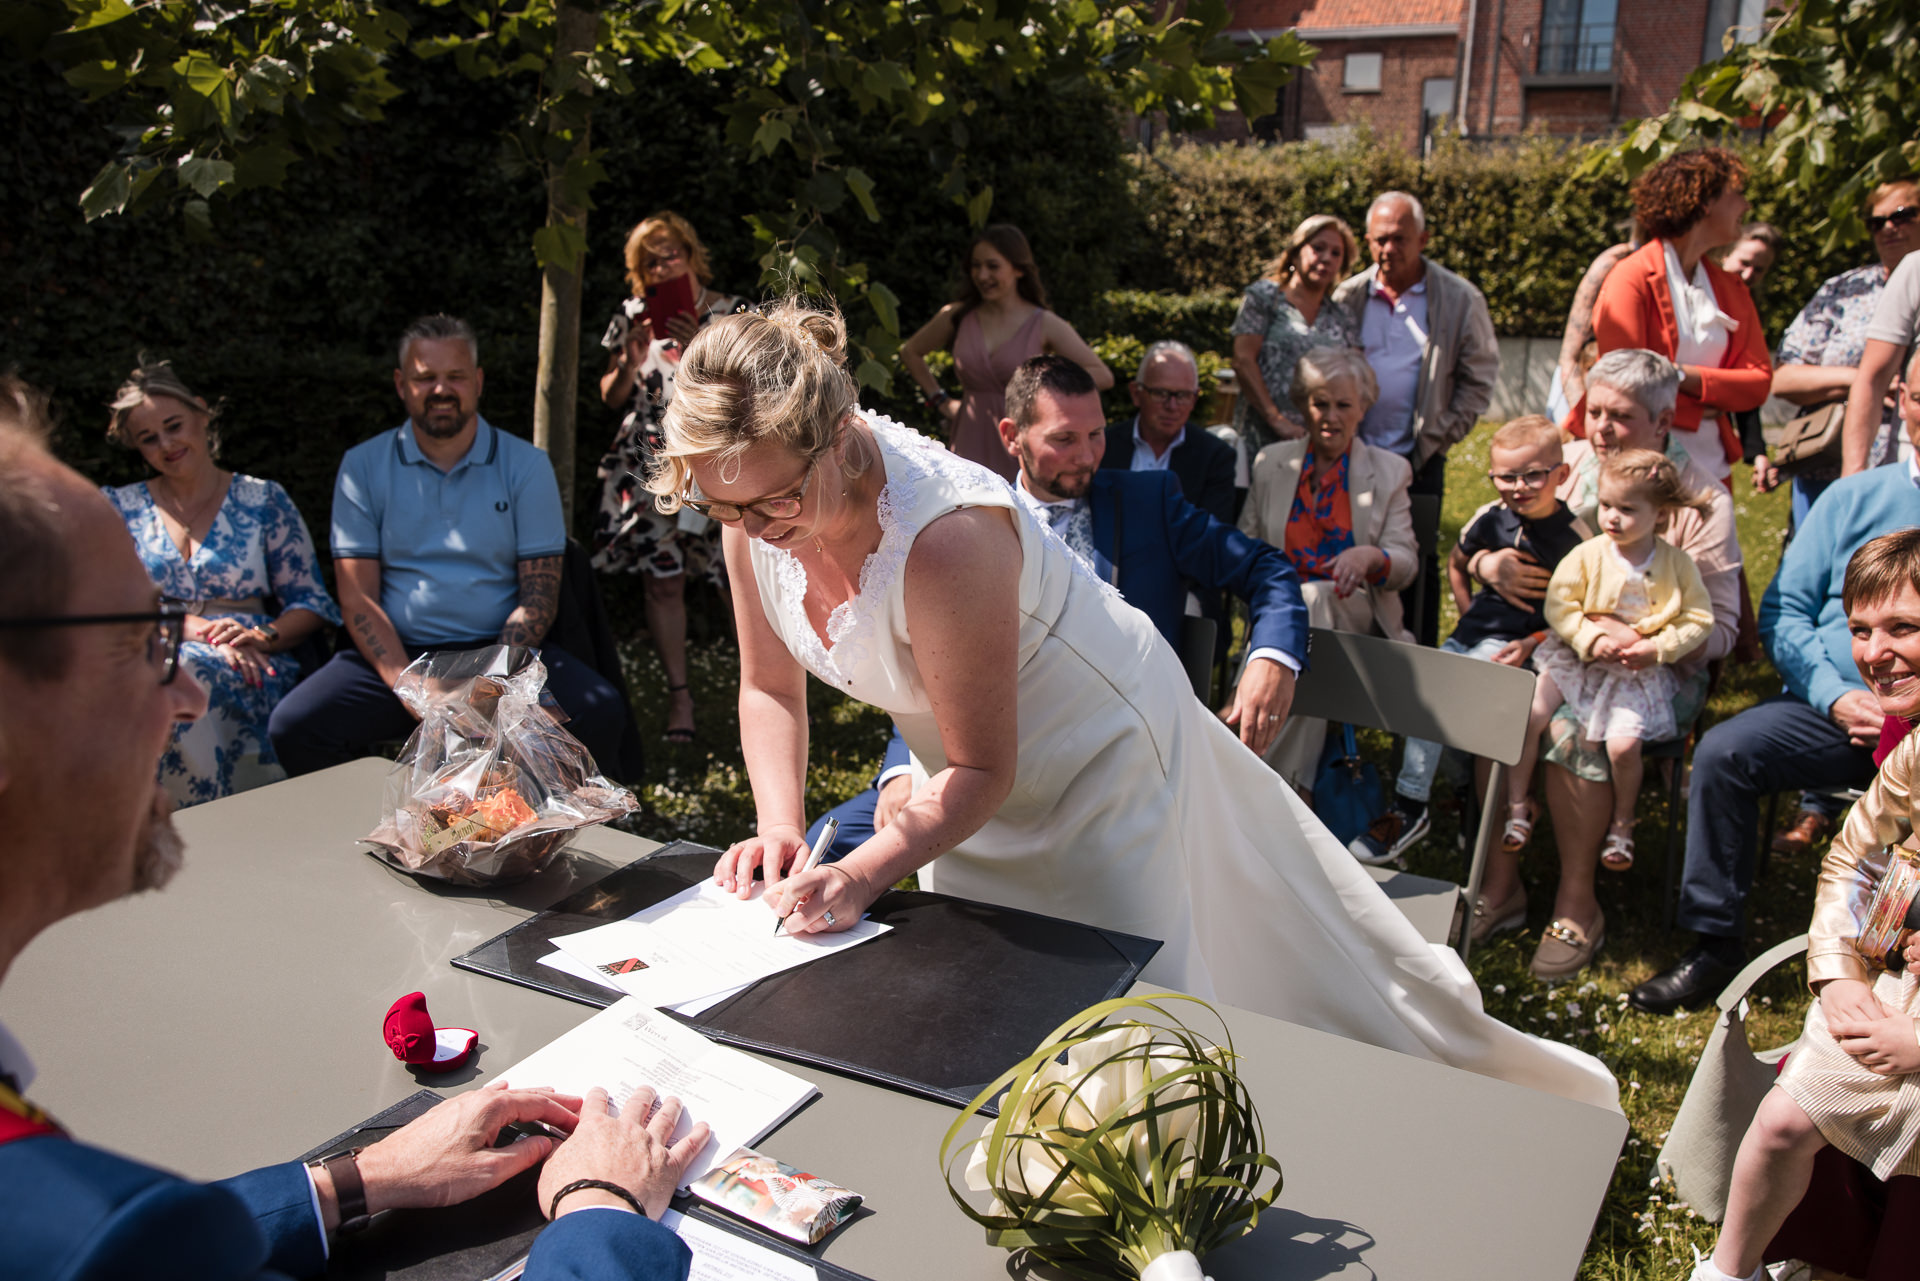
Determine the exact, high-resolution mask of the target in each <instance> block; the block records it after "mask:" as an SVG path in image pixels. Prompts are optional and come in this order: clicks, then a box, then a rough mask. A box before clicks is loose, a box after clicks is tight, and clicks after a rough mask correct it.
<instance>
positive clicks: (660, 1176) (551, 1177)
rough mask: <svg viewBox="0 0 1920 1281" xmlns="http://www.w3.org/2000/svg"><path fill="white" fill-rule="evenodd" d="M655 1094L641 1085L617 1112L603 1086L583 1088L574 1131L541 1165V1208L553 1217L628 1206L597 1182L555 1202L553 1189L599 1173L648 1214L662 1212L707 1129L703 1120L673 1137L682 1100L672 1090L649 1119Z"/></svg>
mask: <svg viewBox="0 0 1920 1281" xmlns="http://www.w3.org/2000/svg"><path fill="white" fill-rule="evenodd" d="M654 1097H655V1096H654V1092H653V1091H652V1090H650V1089H648V1088H646V1087H645V1086H642V1087H641V1088H640V1089H638V1090H636V1091H635V1092H634V1094H633V1097H632V1098H630V1099H628V1100H627V1102H626V1106H625V1107H623V1108H621V1109H620V1115H618V1116H615V1115H613V1113H612V1112H611V1111H610V1110H609V1108H608V1104H607V1093H606V1091H605V1090H602V1089H600V1088H598V1087H597V1086H596V1087H595V1088H593V1089H591V1090H588V1091H587V1097H586V1099H585V1100H584V1101H583V1102H582V1103H581V1105H580V1123H579V1125H578V1126H577V1127H575V1129H574V1131H573V1137H571V1138H569V1139H568V1140H567V1141H566V1142H565V1143H562V1144H561V1145H560V1149H559V1151H557V1152H555V1153H554V1154H553V1157H552V1159H550V1160H549V1161H548V1162H547V1164H546V1167H545V1168H544V1169H542V1170H541V1171H540V1191H539V1197H540V1211H541V1213H543V1214H545V1213H547V1212H548V1210H549V1209H552V1210H553V1214H554V1217H555V1218H559V1217H560V1216H561V1215H564V1214H569V1213H571V1212H573V1211H574V1210H584V1209H586V1208H587V1207H589V1206H595V1205H605V1206H615V1207H618V1208H621V1209H626V1208H628V1207H627V1203H626V1202H625V1201H623V1200H621V1199H620V1198H619V1197H617V1196H615V1195H614V1194H613V1193H611V1192H605V1191H602V1190H601V1189H599V1188H582V1189H581V1190H580V1191H578V1192H574V1193H570V1194H568V1195H567V1196H566V1197H565V1198H564V1199H562V1200H561V1202H560V1204H559V1205H558V1206H557V1207H556V1206H554V1205H553V1196H554V1194H555V1193H556V1192H558V1191H559V1190H560V1189H561V1188H564V1187H566V1186H567V1185H568V1184H569V1183H573V1182H575V1181H576V1180H579V1179H602V1180H605V1181H606V1182H608V1183H615V1184H618V1185H619V1186H621V1187H623V1188H625V1189H626V1190H627V1191H629V1192H631V1193H633V1196H634V1199H635V1200H637V1201H638V1202H639V1203H640V1205H641V1207H642V1208H643V1209H644V1210H645V1211H646V1213H647V1217H648V1218H650V1219H657V1218H659V1217H660V1212H661V1211H662V1210H665V1209H666V1208H667V1203H668V1202H669V1201H671V1200H672V1199H673V1190H674V1189H675V1188H677V1187H679V1186H680V1181H681V1179H683V1178H684V1177H685V1176H686V1173H687V1168H688V1167H689V1166H691V1165H692V1164H693V1159H694V1158H695V1157H697V1156H699V1155H700V1152H701V1150H702V1149H703V1148H705V1147H706V1146H707V1140H708V1139H709V1138H710V1137H711V1132H710V1131H709V1130H708V1129H707V1123H706V1122H705V1121H701V1122H699V1123H697V1124H696V1125H695V1126H694V1127H693V1128H692V1129H691V1130H689V1131H688V1132H687V1137H686V1138H684V1139H681V1140H680V1141H679V1142H678V1143H675V1142H673V1141H672V1140H673V1129H674V1127H675V1126H676V1125H678V1124H680V1100H679V1099H676V1098H673V1097H671V1096H669V1097H667V1098H665V1099H662V1100H661V1101H660V1110H659V1111H658V1112H654V1113H653V1116H652V1118H651V1119H649V1118H648V1116H647V1113H648V1112H650V1111H652V1110H653V1101H654Z"/></svg>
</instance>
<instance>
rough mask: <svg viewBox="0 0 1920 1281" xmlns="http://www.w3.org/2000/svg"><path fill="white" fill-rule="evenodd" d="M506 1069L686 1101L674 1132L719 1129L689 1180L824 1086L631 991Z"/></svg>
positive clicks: (618, 1097)
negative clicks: (715, 1038)
mask: <svg viewBox="0 0 1920 1281" xmlns="http://www.w3.org/2000/svg"><path fill="white" fill-rule="evenodd" d="M501 1076H502V1077H503V1078H504V1079H506V1080H507V1081H510V1082H512V1083H513V1084H514V1085H519V1086H540V1085H545V1086H550V1087H552V1088H553V1089H555V1090H557V1091H559V1092H560V1093H562V1094H585V1093H586V1092H587V1091H588V1090H590V1089H592V1088H593V1087H594V1086H596V1085H597V1086H599V1087H600V1088H601V1089H603V1090H605V1091H606V1092H607V1095H608V1097H609V1098H610V1099H612V1100H613V1105H614V1108H615V1109H616V1110H618V1109H619V1108H620V1107H622V1106H623V1105H624V1104H625V1103H626V1101H627V1100H628V1099H629V1098H631V1097H632V1095H633V1092H634V1091H635V1090H637V1089H639V1088H640V1087H641V1086H643V1085H647V1086H652V1087H653V1089H654V1091H655V1093H656V1094H657V1095H668V1094H671V1095H674V1096H675V1097H677V1098H678V1099H679V1100H680V1102H681V1103H682V1104H683V1105H684V1106H685V1109H686V1110H685V1112H684V1114H683V1115H682V1116H681V1118H680V1124H679V1126H678V1127H677V1128H676V1129H675V1130H674V1133H673V1137H674V1138H675V1139H679V1138H681V1137H683V1136H684V1135H685V1134H686V1133H687V1131H688V1130H691V1129H692V1128H693V1126H694V1125H695V1124H696V1123H697V1122H700V1121H705V1122H706V1123H707V1126H708V1128H709V1129H711V1130H712V1131H713V1138H712V1139H711V1140H709V1141H708V1143H707V1146H706V1148H705V1149H704V1150H702V1152H701V1153H700V1155H699V1156H698V1157H696V1158H695V1159H694V1162H693V1164H692V1165H691V1166H690V1167H689V1168H688V1170H687V1174H686V1179H685V1182H683V1183H682V1185H681V1186H682V1187H683V1188H684V1187H685V1186H686V1184H687V1183H691V1182H693V1181H694V1180H695V1179H697V1178H699V1177H700V1176H701V1175H703V1174H705V1173H706V1172H707V1170H708V1169H709V1168H711V1167H712V1165H713V1163H714V1162H715V1161H716V1160H718V1159H720V1157H723V1156H725V1155H727V1154H728V1153H730V1152H732V1151H733V1150H734V1149H735V1148H737V1147H741V1146H743V1145H745V1146H748V1147H751V1146H752V1145H753V1144H755V1143H758V1142H759V1141H760V1140H761V1139H762V1138H764V1137H765V1136H766V1135H767V1134H768V1133H769V1132H770V1131H772V1130H773V1128H774V1127H775V1126H777V1125H779V1124H780V1123H781V1122H782V1121H784V1120H786V1119H787V1118H788V1117H789V1116H791V1115H792V1114H793V1113H794V1112H795V1111H796V1110H798V1109H799V1107H800V1105H801V1104H803V1103H805V1102H806V1101H807V1100H808V1099H810V1098H812V1097H813V1096H814V1095H815V1094H816V1093H818V1091H816V1090H815V1089H814V1088H813V1085H812V1084H811V1083H810V1082H807V1081H803V1080H801V1079H800V1078H799V1077H797V1076H795V1075H793V1074H792V1073H791V1072H783V1071H781V1070H780V1069H779V1068H777V1067H774V1066H773V1065H772V1064H769V1063H762V1062H761V1061H760V1060H758V1059H755V1058H750V1057H748V1056H747V1055H745V1054H742V1053H741V1052H740V1051H738V1050H734V1049H729V1048H728V1047H726V1046H724V1045H717V1044H715V1043H714V1042H712V1041H709V1040H708V1039H707V1038H706V1037H704V1036H701V1035H700V1034H699V1033H698V1032H695V1031H693V1030H692V1029H691V1028H687V1027H684V1026H682V1025H681V1024H679V1023H676V1022H675V1021H674V1020H673V1019H671V1018H669V1017H668V1016H667V1015H665V1014H662V1013H661V1012H660V1011H658V1010H656V1009H654V1008H653V1007H651V1006H649V1005H646V1004H645V1003H643V1002H641V1001H638V1000H636V999H634V998H633V997H625V998H623V999H621V1000H619V1001H616V1002H615V1003H614V1004H612V1005H610V1006H608V1007H607V1008H606V1009H604V1010H602V1011H600V1013H598V1014H596V1015H594V1016H593V1017H592V1018H590V1019H588V1020H587V1021H586V1022H585V1023H582V1024H581V1025H580V1026H579V1027H576V1028H574V1029H573V1030H572V1031H571V1032H568V1033H566V1034H565V1035H564V1036H561V1037H559V1038H557V1039H555V1040H553V1041H550V1042H548V1043H547V1044H546V1045H544V1046H542V1047H541V1048H540V1049H538V1050H535V1051H534V1052H533V1053H532V1054H530V1055H528V1056H527V1057H526V1058H524V1059H522V1060H520V1062H518V1063H516V1064H514V1065H513V1066H512V1067H511V1068H508V1069H507V1070H506V1071H505V1072H503V1073H501Z"/></svg>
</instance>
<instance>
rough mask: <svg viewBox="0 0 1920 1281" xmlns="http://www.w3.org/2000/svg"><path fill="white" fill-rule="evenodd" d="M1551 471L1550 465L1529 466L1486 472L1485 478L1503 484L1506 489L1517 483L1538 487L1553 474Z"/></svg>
mask: <svg viewBox="0 0 1920 1281" xmlns="http://www.w3.org/2000/svg"><path fill="white" fill-rule="evenodd" d="M1553 472H1554V469H1553V468H1551V467H1529V468H1527V470H1525V471H1490V472H1488V473H1487V479H1488V480H1490V481H1492V482H1493V483H1494V484H1496V485H1503V486H1505V487H1507V488H1508V489H1512V488H1513V487H1515V486H1517V485H1525V486H1526V487H1527V488H1528V489H1538V488H1540V486H1542V485H1544V484H1546V483H1547V480H1548V478H1550V477H1551V476H1552V475H1553Z"/></svg>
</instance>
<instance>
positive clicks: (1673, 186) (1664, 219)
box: [1568, 147, 1773, 484]
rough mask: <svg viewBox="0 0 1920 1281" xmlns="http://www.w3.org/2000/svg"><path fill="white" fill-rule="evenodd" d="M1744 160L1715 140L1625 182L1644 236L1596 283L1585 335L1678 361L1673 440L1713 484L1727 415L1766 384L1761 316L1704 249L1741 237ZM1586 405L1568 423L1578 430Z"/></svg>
mask: <svg viewBox="0 0 1920 1281" xmlns="http://www.w3.org/2000/svg"><path fill="white" fill-rule="evenodd" d="M1746 180H1747V167H1746V165H1744V164H1743V163H1741V161H1740V158H1739V157H1738V156H1735V155H1734V154H1733V153H1732V152H1730V151H1725V150H1723V149H1721V148H1719V147H1703V148H1701V149H1699V150H1697V151H1687V152H1682V153H1681V154H1679V155H1677V156H1670V157H1668V158H1667V159H1665V160H1663V161H1661V162H1660V163H1659V164H1657V165H1655V166H1653V168H1651V169H1649V170H1647V171H1646V172H1645V173H1643V174H1641V175H1640V177H1639V179H1638V180H1637V181H1636V182H1635V183H1634V184H1633V213H1634V217H1635V218H1636V219H1638V220H1639V223H1640V226H1641V228H1642V230H1643V231H1644V232H1645V233H1646V236H1647V243H1646V244H1644V245H1642V246H1641V247H1640V248H1639V249H1637V250H1635V251H1634V252H1633V253H1631V254H1629V255H1628V256H1627V257H1626V258H1624V259H1622V260H1621V262H1620V265H1619V266H1617V267H1615V268H1614V269H1613V271H1612V272H1611V273H1610V274H1609V275H1608V276H1607V280H1606V283H1605V284H1604V285H1602V286H1601V287H1600V301H1599V304H1598V306H1597V307H1596V308H1595V311H1594V336H1595V338H1597V339H1598V341H1599V344H1600V354H1601V355H1603V356H1604V355H1605V354H1606V353H1608V352H1610V351H1614V350H1617V349H1619V348H1623V347H1642V348H1645V349H1646V350H1648V351H1655V352H1658V353H1660V354H1661V355H1662V356H1665V357H1666V358H1667V359H1669V360H1671V361H1673V362H1674V363H1675V364H1677V365H1679V366H1680V373H1681V381H1680V401H1679V403H1678V404H1677V405H1675V406H1674V411H1673V428H1674V430H1673V433H1672V438H1673V439H1674V440H1677V441H1679V442H1680V444H1681V445H1683V446H1684V447H1685V449H1686V451H1687V453H1688V455H1689V456H1691V457H1692V459H1693V461H1694V462H1695V463H1697V464H1699V466H1700V469H1701V470H1702V471H1704V472H1706V473H1707V474H1708V475H1710V476H1713V477H1715V478H1716V479H1718V480H1719V481H1720V482H1721V483H1722V484H1726V483H1727V479H1728V477H1729V476H1730V475H1731V474H1732V471H1733V463H1734V462H1735V460H1737V459H1738V458H1739V457H1740V438H1739V435H1738V433H1737V432H1736V430H1735V428H1734V424H1733V417H1732V416H1733V414H1734V413H1736V412H1738V411H1741V410H1746V409H1758V408H1759V407H1760V405H1761V402H1763V401H1765V400H1766V398H1767V390H1768V388H1769V387H1770V386H1771V384H1772V382H1773V364H1772V361H1771V360H1769V359H1768V355H1767V341H1766V336H1765V335H1764V334H1762V333H1761V332H1760V316H1759V313H1758V312H1756V311H1755V310H1754V306H1753V299H1752V297H1751V296H1750V295H1749V294H1748V293H1747V287H1746V286H1745V285H1743V284H1742V283H1740V278H1739V277H1738V276H1735V275H1732V274H1731V273H1729V272H1726V271H1723V270H1721V269H1720V268H1719V267H1717V266H1715V265H1714V264H1713V263H1712V262H1710V261H1708V259H1707V251H1708V250H1710V249H1717V248H1719V247H1720V246H1722V245H1727V244H1731V243H1733V242H1734V241H1736V240H1738V239H1739V238H1740V220H1741V218H1742V217H1743V216H1744V215H1745V214H1746V212H1747V198H1746V196H1745V195H1743V194H1742V190H1743V188H1744V187H1745V185H1746ZM1585 423H1586V402H1585V401H1584V399H1583V400H1582V402H1581V403H1580V404H1578V405H1576V406H1574V410H1573V417H1572V419H1571V420H1570V422H1569V424H1568V426H1569V429H1570V430H1572V431H1573V432H1574V434H1576V435H1581V434H1584V432H1583V429H1584V426H1585Z"/></svg>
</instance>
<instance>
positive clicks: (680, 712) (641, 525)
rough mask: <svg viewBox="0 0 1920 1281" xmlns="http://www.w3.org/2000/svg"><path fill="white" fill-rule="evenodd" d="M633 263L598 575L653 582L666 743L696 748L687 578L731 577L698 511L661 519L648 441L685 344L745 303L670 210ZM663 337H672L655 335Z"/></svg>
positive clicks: (650, 627) (720, 583)
mask: <svg viewBox="0 0 1920 1281" xmlns="http://www.w3.org/2000/svg"><path fill="white" fill-rule="evenodd" d="M626 260H627V280H628V282H629V283H630V284H631V285H632V286H633V293H632V296H630V297H629V298H628V299H627V300H626V301H625V302H623V303H622V304H621V305H620V310H619V311H618V312H616V313H615V314H614V318H613V322H612V324H611V325H609V326H608V329H607V335H606V337H605V338H603V339H602V340H601V344H602V345H603V346H605V347H606V348H608V350H609V353H610V354H609V356H608V360H607V372H606V373H604V374H602V375H601V376H600V399H601V400H603V401H605V402H606V403H607V405H608V407H609V408H611V409H613V410H614V411H615V412H617V413H618V414H619V415H620V430H619V432H618V433H617V434H616V435H615V436H614V438H613V444H612V445H611V446H609V447H608V449H607V453H606V456H605V457H603V458H602V459H601V460H600V511H599V514H598V516H597V517H596V518H595V522H594V534H593V566H594V568H595V569H598V570H600V571H601V572H602V573H608V574H641V575H644V576H645V580H646V584H647V600H646V611H647V631H648V632H650V633H651V634H652V636H653V646H654V648H655V649H656V650H657V651H659V654H660V665H661V666H662V667H663V668H665V669H666V675H667V698H668V702H669V706H668V708H667V731H666V739H667V741H668V742H669V743H691V742H693V740H694V723H693V694H692V693H691V692H690V691H689V690H688V688H687V575H688V574H689V573H691V574H692V575H693V576H694V577H695V578H701V579H705V580H706V581H708V582H711V583H712V584H713V586H714V588H715V590H717V591H719V592H720V594H721V597H722V599H725V597H726V590H727V585H726V577H725V575H724V574H723V573H722V570H721V565H720V557H719V554H718V546H717V541H716V540H717V539H718V537H719V531H718V530H716V529H713V528H712V527H710V526H709V525H708V523H707V521H706V520H705V519H703V518H702V517H701V516H699V515H698V514H697V513H694V512H688V513H687V514H686V516H685V518H683V519H681V520H674V519H673V518H671V517H666V516H662V515H661V514H660V513H659V512H657V511H655V510H654V506H653V496H652V495H651V494H649V493H647V491H646V478H647V476H648V474H649V473H651V472H652V470H653V446H652V444H651V443H650V441H651V440H652V439H654V438H657V436H658V434H659V430H660V419H661V417H662V415H664V414H665V413H666V412H667V405H668V403H669V402H671V401H672V400H673V380H674V374H675V373H676V371H678V369H679V367H680V353H681V352H682V350H684V348H685V347H686V344H687V343H689V342H691V341H692V340H693V336H694V335H695V334H697V333H699V332H700V327H701V326H702V325H704V324H706V323H707V322H709V321H711V320H713V319H715V318H717V317H720V316H730V315H732V314H733V313H734V312H736V311H740V310H742V309H743V308H745V307H746V305H747V303H746V300H745V299H743V298H738V297H735V296H734V295H732V294H723V293H721V292H719V291H718V290H716V289H714V288H713V287H712V281H713V274H712V271H711V269H710V268H709V267H708V266H707V250H706V246H704V245H702V244H701V243H700V236H699V234H698V233H697V232H695V231H694V229H693V224H691V223H689V222H688V221H687V220H686V219H685V218H682V217H681V216H680V215H679V214H677V213H674V212H673V211H672V210H670V209H668V210H662V211H661V212H659V213H657V214H654V215H653V216H652V217H650V218H643V219H642V220H641V221H640V222H638V223H637V224H635V226H634V228H633V230H632V231H630V232H628V233H627V244H626ZM656 322H658V323H657V325H656ZM659 329H664V330H665V331H666V332H665V333H664V334H663V335H658V336H656V335H657V334H658V330H659Z"/></svg>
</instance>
